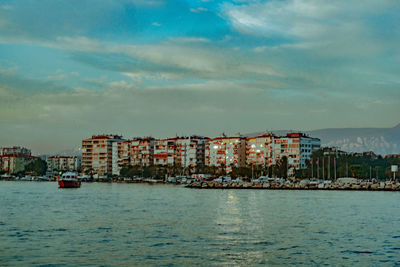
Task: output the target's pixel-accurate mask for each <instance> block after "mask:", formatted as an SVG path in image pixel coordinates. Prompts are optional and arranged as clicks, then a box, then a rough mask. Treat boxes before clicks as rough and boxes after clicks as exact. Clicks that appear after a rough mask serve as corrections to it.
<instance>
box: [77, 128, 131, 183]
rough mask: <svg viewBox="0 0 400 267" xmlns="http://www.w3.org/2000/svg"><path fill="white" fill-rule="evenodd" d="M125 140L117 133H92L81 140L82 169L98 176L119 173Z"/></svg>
mask: <svg viewBox="0 0 400 267" xmlns="http://www.w3.org/2000/svg"><path fill="white" fill-rule="evenodd" d="M127 141H128V140H125V139H123V138H122V136H119V135H94V136H92V137H91V138H88V139H84V140H82V171H83V172H85V173H91V174H97V175H98V176H106V175H119V171H120V169H121V165H120V164H121V162H123V159H122V161H121V158H123V155H124V151H122V150H123V149H126V146H127V145H126V142H127ZM123 143H125V144H123ZM128 147H129V145H128ZM127 151H129V148H128V149H127ZM120 157H121V158H120Z"/></svg>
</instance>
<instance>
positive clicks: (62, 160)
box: [46, 156, 81, 172]
mask: <svg viewBox="0 0 400 267" xmlns="http://www.w3.org/2000/svg"><path fill="white" fill-rule="evenodd" d="M46 162H47V170H48V171H74V172H76V171H78V170H79V168H80V165H81V160H80V159H79V157H77V156H51V157H48V158H47V159H46Z"/></svg>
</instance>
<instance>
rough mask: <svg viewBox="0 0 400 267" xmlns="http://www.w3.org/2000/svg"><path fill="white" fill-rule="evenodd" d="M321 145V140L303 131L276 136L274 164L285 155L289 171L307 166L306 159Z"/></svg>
mask: <svg viewBox="0 0 400 267" xmlns="http://www.w3.org/2000/svg"><path fill="white" fill-rule="evenodd" d="M320 147H321V140H320V139H318V138H312V137H309V136H307V135H305V134H303V133H288V134H287V135H286V136H281V137H279V138H274V143H273V154H272V164H276V163H277V162H278V161H279V160H280V159H281V158H282V157H283V156H286V157H287V159H288V166H289V173H293V172H294V169H304V168H306V167H307V164H306V161H307V160H310V159H311V154H312V153H313V152H314V151H316V150H318V149H319V148H320Z"/></svg>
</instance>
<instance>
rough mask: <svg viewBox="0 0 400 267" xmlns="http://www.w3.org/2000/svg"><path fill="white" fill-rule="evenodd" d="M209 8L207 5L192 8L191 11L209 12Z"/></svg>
mask: <svg viewBox="0 0 400 267" xmlns="http://www.w3.org/2000/svg"><path fill="white" fill-rule="evenodd" d="M207 11H208V9H207V8H205V7H197V8H190V12H193V13H200V12H207Z"/></svg>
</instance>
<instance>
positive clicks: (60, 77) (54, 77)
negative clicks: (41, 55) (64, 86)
mask: <svg viewBox="0 0 400 267" xmlns="http://www.w3.org/2000/svg"><path fill="white" fill-rule="evenodd" d="M67 77H68V76H67V75H66V74H63V73H60V74H56V75H49V76H47V79H49V80H52V81H61V80H65V79H66V78H67Z"/></svg>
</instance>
